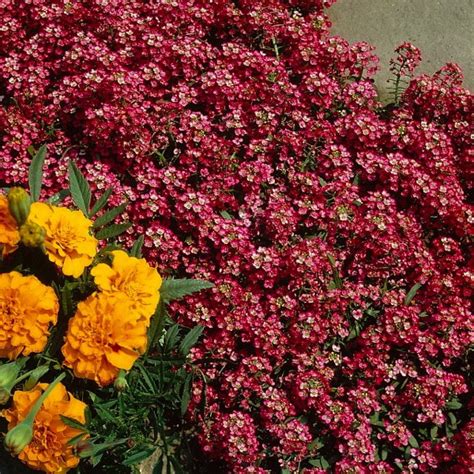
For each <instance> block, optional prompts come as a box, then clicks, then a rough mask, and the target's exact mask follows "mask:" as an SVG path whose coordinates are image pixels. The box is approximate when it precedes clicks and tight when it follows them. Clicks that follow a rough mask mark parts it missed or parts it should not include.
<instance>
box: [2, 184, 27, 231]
mask: <svg viewBox="0 0 474 474" xmlns="http://www.w3.org/2000/svg"><path fill="white" fill-rule="evenodd" d="M7 198H8V209H9V210H10V214H11V215H12V216H13V217H14V218H15V220H16V222H17V224H18V225H19V226H21V225H23V224H24V223H25V222H26V219H27V218H28V214H29V213H30V207H31V199H30V196H29V194H28V193H27V192H26V191H25V190H24V189H23V188H11V189H10V191H9V192H8V196H7Z"/></svg>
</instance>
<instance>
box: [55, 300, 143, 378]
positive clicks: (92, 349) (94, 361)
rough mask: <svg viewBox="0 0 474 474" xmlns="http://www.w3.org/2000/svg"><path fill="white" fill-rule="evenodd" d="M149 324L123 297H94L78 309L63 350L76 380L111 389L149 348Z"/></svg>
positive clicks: (65, 360)
mask: <svg viewBox="0 0 474 474" xmlns="http://www.w3.org/2000/svg"><path fill="white" fill-rule="evenodd" d="M146 330H147V328H146V324H145V322H144V321H143V319H141V318H140V314H139V313H137V312H136V311H134V310H133V308H132V305H131V302H130V300H129V299H128V298H127V297H126V296H124V295H122V294H121V293H118V292H117V293H110V294H107V293H93V294H92V295H91V296H89V297H88V298H87V299H86V300H85V301H82V302H81V303H79V304H78V306H77V312H76V314H75V315H74V317H73V318H72V319H71V320H70V321H69V327H68V331H67V333H66V338H65V339H66V342H65V344H64V345H63V347H62V353H63V355H64V364H65V365H66V366H67V367H70V368H72V369H73V370H74V374H75V375H76V376H77V377H81V378H86V379H90V380H95V381H96V382H97V383H98V384H99V385H102V386H104V385H108V384H110V383H112V382H113V381H114V379H115V378H116V377H117V375H118V373H119V371H120V369H125V370H130V369H131V368H132V366H133V363H134V362H135V361H136V360H137V358H138V357H139V356H140V354H141V353H143V351H144V350H145V348H146V343H147V336H146Z"/></svg>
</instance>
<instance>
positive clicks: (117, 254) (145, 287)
mask: <svg viewBox="0 0 474 474" xmlns="http://www.w3.org/2000/svg"><path fill="white" fill-rule="evenodd" d="M111 255H112V264H111V265H107V264H105V263H99V264H98V265H96V266H95V267H94V268H93V269H92V270H91V275H92V276H93V277H94V281H95V284H96V285H97V287H98V288H99V290H100V291H101V292H103V293H106V294H115V293H119V294H121V295H125V296H126V297H127V298H128V299H129V300H130V303H131V308H132V311H137V312H138V313H139V314H140V315H141V316H142V317H143V318H144V320H145V321H147V323H148V322H149V321H150V318H151V316H152V315H153V313H154V311H155V308H156V305H157V304H158V301H159V299H160V293H159V291H158V290H159V289H160V287H161V277H160V275H159V274H158V272H157V271H156V268H152V267H150V265H148V263H147V261H146V260H145V259H143V258H135V257H129V256H128V255H127V253H126V252H124V251H123V250H114V251H113V252H111Z"/></svg>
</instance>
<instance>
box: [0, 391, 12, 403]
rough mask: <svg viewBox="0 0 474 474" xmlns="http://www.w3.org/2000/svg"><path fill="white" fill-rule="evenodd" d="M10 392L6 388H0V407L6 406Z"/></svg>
mask: <svg viewBox="0 0 474 474" xmlns="http://www.w3.org/2000/svg"><path fill="white" fill-rule="evenodd" d="M11 395H12V394H11V392H10V390H8V389H7V388H3V387H0V405H6V404H7V403H8V400H10V397H11Z"/></svg>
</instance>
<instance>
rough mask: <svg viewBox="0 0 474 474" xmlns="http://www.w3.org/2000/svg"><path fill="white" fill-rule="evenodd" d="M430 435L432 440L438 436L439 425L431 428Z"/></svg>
mask: <svg viewBox="0 0 474 474" xmlns="http://www.w3.org/2000/svg"><path fill="white" fill-rule="evenodd" d="M430 437H431V439H432V440H433V439H436V438H437V437H438V427H437V426H433V428H431V430H430Z"/></svg>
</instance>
